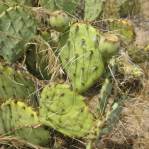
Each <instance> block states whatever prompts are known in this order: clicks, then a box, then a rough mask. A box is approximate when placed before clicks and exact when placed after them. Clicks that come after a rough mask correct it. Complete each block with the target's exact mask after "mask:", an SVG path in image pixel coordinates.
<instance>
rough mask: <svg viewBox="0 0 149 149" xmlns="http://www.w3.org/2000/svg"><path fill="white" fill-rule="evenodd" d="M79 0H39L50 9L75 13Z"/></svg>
mask: <svg viewBox="0 0 149 149" xmlns="http://www.w3.org/2000/svg"><path fill="white" fill-rule="evenodd" d="M78 2H79V0H71V1H69V2H68V1H66V0H39V4H40V5H41V6H42V7H45V8H48V9H49V10H51V11H53V10H64V11H65V12H68V13H71V14H73V13H74V12H75V10H76V7H77V5H78Z"/></svg>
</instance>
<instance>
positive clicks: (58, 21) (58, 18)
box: [49, 11, 70, 32]
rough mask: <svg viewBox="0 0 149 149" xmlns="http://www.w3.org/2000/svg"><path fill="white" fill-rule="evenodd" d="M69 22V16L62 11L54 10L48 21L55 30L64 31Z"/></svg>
mask: <svg viewBox="0 0 149 149" xmlns="http://www.w3.org/2000/svg"><path fill="white" fill-rule="evenodd" d="M69 22H70V18H69V17H68V15H67V14H66V13H64V12H63V11H55V12H53V13H51V15H50V19H49V23H50V25H51V27H52V28H53V29H55V30H57V31H60V32H63V31H65V30H66V29H67V28H68V26H69Z"/></svg>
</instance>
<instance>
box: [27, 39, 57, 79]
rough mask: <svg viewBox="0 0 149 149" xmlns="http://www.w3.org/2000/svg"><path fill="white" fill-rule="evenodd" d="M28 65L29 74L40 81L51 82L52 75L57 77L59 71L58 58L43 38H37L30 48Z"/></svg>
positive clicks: (28, 49)
mask: <svg viewBox="0 0 149 149" xmlns="http://www.w3.org/2000/svg"><path fill="white" fill-rule="evenodd" d="M26 65H27V69H28V70H29V72H30V73H32V74H33V75H34V76H36V77H37V78H39V79H45V80H49V79H50V78H51V76H52V75H54V76H57V75H58V71H59V63H58V58H57V57H56V56H55V53H54V52H53V51H52V49H51V47H50V46H49V44H48V43H47V42H46V41H44V40H43V39H42V38H41V37H36V38H35V39H34V40H33V42H32V43H31V44H30V45H29V46H28V48H27V53H26Z"/></svg>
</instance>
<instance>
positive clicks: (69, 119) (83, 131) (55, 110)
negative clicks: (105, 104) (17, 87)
mask: <svg viewBox="0 0 149 149" xmlns="http://www.w3.org/2000/svg"><path fill="white" fill-rule="evenodd" d="M83 100H84V99H83V97H82V96H80V95H78V94H77V93H75V92H73V91H71V90H70V89H69V86H67V85H61V84H57V85H52V86H51V87H48V86H47V87H45V88H44V89H43V91H42V93H41V99H40V118H41V122H42V123H43V124H45V125H47V126H50V127H53V128H55V129H56V130H57V131H59V132H61V133H63V134H65V135H68V136H70V137H84V136H85V135H87V134H88V133H89V132H90V130H91V128H92V126H93V116H92V114H91V113H90V112H89V110H88V108H87V106H86V105H85V103H84V101H83Z"/></svg>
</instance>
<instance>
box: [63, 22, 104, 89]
mask: <svg viewBox="0 0 149 149" xmlns="http://www.w3.org/2000/svg"><path fill="white" fill-rule="evenodd" d="M98 37H99V33H98V31H97V30H96V29H95V28H93V27H92V26H91V25H89V24H84V23H76V24H74V25H72V26H71V28H70V33H69V39H68V40H67V43H66V44H65V45H64V46H63V47H62V48H61V51H60V58H61V61H62V66H63V68H64V69H65V71H66V73H67V75H68V77H69V79H70V81H71V83H72V86H73V89H74V90H76V91H77V92H84V91H86V90H87V89H88V88H89V87H91V86H92V85H93V84H94V83H95V82H96V81H97V80H98V79H99V77H100V76H101V75H102V73H103V71H104V65H103V61H102V56H101V53H100V51H99V42H98Z"/></svg>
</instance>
